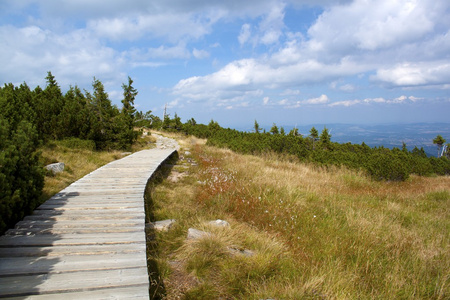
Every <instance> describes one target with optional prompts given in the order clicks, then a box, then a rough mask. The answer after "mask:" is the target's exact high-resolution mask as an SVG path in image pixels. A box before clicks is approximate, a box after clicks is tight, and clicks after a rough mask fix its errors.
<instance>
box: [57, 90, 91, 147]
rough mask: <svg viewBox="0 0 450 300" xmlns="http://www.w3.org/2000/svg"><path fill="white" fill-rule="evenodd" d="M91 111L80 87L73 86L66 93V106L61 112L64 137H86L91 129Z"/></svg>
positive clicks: (60, 121) (60, 122)
mask: <svg viewBox="0 0 450 300" xmlns="http://www.w3.org/2000/svg"><path fill="white" fill-rule="evenodd" d="M90 113H91V111H90V110H89V107H88V103H87V99H86V97H85V96H84V94H83V93H82V92H81V90H80V88H79V87H78V86H75V87H72V86H71V87H70V89H69V90H68V91H67V93H66V94H65V95H64V107H63V108H62V111H61V114H60V120H59V124H60V127H61V133H62V137H77V138H81V139H86V138H87V137H88V135H89V131H90V120H91V118H90Z"/></svg>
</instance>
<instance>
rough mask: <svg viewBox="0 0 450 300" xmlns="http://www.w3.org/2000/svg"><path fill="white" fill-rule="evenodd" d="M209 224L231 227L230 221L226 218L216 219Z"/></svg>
mask: <svg viewBox="0 0 450 300" xmlns="http://www.w3.org/2000/svg"><path fill="white" fill-rule="evenodd" d="M209 224H211V225H213V226H216V227H230V223H228V222H227V221H224V220H220V219H217V220H215V221H210V222H209Z"/></svg>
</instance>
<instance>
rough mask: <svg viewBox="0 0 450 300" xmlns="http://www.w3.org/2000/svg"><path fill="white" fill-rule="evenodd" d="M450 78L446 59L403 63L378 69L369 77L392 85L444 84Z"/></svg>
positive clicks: (448, 64)
mask: <svg viewBox="0 0 450 300" xmlns="http://www.w3.org/2000/svg"><path fill="white" fill-rule="evenodd" d="M449 78H450V63H448V61H436V62H431V63H430V62H423V63H404V64H399V65H396V66H394V67H391V68H382V69H379V70H378V71H377V73H376V75H374V76H372V77H371V79H373V80H376V81H381V82H384V83H387V84H389V85H393V86H420V85H438V84H446V83H448V82H449Z"/></svg>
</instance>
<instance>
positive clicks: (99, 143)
mask: <svg viewBox="0 0 450 300" xmlns="http://www.w3.org/2000/svg"><path fill="white" fill-rule="evenodd" d="M92 87H93V89H94V93H93V95H91V94H90V93H89V92H87V91H86V98H87V100H88V102H89V106H90V107H91V109H92V114H91V116H90V117H91V120H90V122H91V127H90V132H89V134H88V139H90V140H93V141H94V142H95V146H96V148H97V149H105V148H108V147H109V148H110V147H112V146H113V145H112V141H113V135H114V134H113V126H112V125H113V124H112V122H113V117H114V116H115V115H116V114H117V111H116V109H114V107H113V106H112V105H111V100H109V98H108V93H106V92H105V88H104V86H103V83H102V82H101V81H100V80H98V79H96V78H95V77H94V81H93V82H92Z"/></svg>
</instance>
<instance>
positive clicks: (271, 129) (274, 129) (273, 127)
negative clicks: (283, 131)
mask: <svg viewBox="0 0 450 300" xmlns="http://www.w3.org/2000/svg"><path fill="white" fill-rule="evenodd" d="M270 133H272V134H279V133H280V132H279V131H278V126H277V125H276V124H275V123H273V125H272V128H270Z"/></svg>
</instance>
